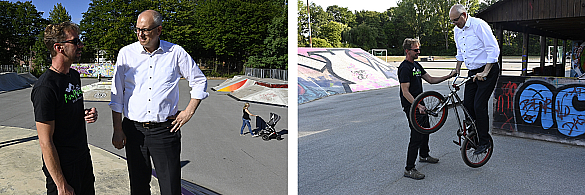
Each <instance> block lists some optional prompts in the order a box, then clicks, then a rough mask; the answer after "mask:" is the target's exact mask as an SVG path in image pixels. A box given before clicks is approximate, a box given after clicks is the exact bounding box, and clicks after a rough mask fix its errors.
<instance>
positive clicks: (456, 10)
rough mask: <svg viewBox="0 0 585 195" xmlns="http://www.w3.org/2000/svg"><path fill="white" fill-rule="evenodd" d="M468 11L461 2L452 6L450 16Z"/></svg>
mask: <svg viewBox="0 0 585 195" xmlns="http://www.w3.org/2000/svg"><path fill="white" fill-rule="evenodd" d="M464 12H465V13H467V10H465V7H463V5H461V4H455V5H453V6H452V7H451V11H449V17H451V16H454V17H455V18H456V17H459V15H461V14H462V13H464Z"/></svg>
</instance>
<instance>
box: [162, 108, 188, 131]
mask: <svg viewBox="0 0 585 195" xmlns="http://www.w3.org/2000/svg"><path fill="white" fill-rule="evenodd" d="M193 114H194V113H187V112H181V111H179V112H177V114H175V116H170V117H168V118H167V119H171V120H172V119H174V121H173V122H172V123H171V124H172V125H173V128H171V132H177V131H178V130H179V129H180V128H181V127H182V126H183V125H185V123H187V122H189V120H191V117H193Z"/></svg>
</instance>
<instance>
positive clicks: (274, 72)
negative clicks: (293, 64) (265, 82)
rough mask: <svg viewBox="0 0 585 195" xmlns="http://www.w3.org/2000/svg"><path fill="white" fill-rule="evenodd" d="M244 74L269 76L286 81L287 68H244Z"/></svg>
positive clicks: (259, 76)
mask: <svg viewBox="0 0 585 195" xmlns="http://www.w3.org/2000/svg"><path fill="white" fill-rule="evenodd" d="M245 73H246V76H252V77H258V78H271V79H278V80H284V81H288V70H281V69H261V68H246V70H245Z"/></svg>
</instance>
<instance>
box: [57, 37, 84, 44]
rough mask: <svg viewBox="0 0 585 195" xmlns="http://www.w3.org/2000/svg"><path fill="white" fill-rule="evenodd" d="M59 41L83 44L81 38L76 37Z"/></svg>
mask: <svg viewBox="0 0 585 195" xmlns="http://www.w3.org/2000/svg"><path fill="white" fill-rule="evenodd" d="M57 43H72V44H74V45H77V46H79V45H82V44H83V42H81V40H80V39H79V38H75V39H71V40H66V41H61V42H57Z"/></svg>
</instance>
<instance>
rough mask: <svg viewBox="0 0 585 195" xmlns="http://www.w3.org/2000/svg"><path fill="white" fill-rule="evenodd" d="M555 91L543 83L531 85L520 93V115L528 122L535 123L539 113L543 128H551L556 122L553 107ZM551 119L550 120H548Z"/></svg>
mask: <svg viewBox="0 0 585 195" xmlns="http://www.w3.org/2000/svg"><path fill="white" fill-rule="evenodd" d="M552 99H553V93H552V92H551V91H550V90H549V89H548V88H547V87H546V86H544V85H542V84H532V85H529V86H528V87H526V88H525V89H524V91H522V93H520V99H519V100H518V102H520V105H519V106H520V116H521V118H522V120H523V121H524V122H526V123H529V124H533V123H534V122H536V119H537V117H538V115H539V114H541V115H540V117H541V118H540V119H541V124H542V128H544V129H550V128H551V127H552V126H553V124H554V122H553V120H552V118H553V113H552V112H553V107H552ZM546 119H550V120H546Z"/></svg>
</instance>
